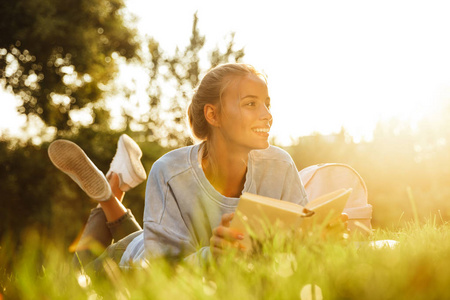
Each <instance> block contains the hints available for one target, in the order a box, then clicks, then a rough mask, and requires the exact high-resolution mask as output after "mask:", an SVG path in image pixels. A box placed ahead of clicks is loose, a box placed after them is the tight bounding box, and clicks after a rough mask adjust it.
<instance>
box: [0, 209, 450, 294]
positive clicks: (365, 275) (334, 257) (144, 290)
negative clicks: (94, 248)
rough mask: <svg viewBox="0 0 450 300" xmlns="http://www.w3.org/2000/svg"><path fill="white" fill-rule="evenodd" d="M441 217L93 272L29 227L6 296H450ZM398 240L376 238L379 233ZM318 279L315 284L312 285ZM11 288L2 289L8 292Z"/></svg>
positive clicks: (13, 247)
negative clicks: (190, 260)
mask: <svg viewBox="0 0 450 300" xmlns="http://www.w3.org/2000/svg"><path fill="white" fill-rule="evenodd" d="M437 220H440V219H439V218H432V219H429V220H427V222H425V223H424V224H418V223H415V222H414V223H409V224H408V226H405V227H404V228H403V229H400V230H399V231H383V230H377V231H375V232H374V235H373V236H372V237H370V238H363V237H358V238H356V237H350V238H347V239H341V240H329V239H328V240H323V239H322V238H320V235H311V236H303V237H298V238H295V239H293V238H292V237H290V236H283V235H281V234H277V235H276V236H275V239H274V240H273V241H272V243H268V244H267V245H266V246H264V248H263V249H262V251H261V253H259V254H257V255H255V256H253V257H251V258H242V257H236V256H234V255H230V256H228V257H226V258H225V259H224V260H223V261H221V263H220V264H218V265H213V266H211V267H209V268H200V267H192V266H189V265H186V264H178V265H176V266H174V265H170V264H169V263H167V262H166V261H164V260H161V261H155V262H152V264H151V266H149V267H147V268H145V269H136V270H132V271H127V272H120V271H118V270H114V269H113V270H112V271H111V272H110V273H109V276H105V277H101V278H88V277H85V276H82V275H81V274H79V273H76V272H74V271H73V270H72V268H71V254H70V253H68V251H67V249H66V247H65V246H62V245H61V244H58V241H57V240H54V239H48V238H44V237H40V236H39V235H38V234H37V233H36V232H35V231H29V232H28V233H26V234H24V235H23V237H22V242H21V246H20V247H18V246H17V244H15V243H14V241H13V239H12V238H10V237H7V238H5V239H4V240H3V241H2V243H1V249H0V288H1V289H0V294H1V295H2V296H3V298H4V299H211V298H212V299H443V298H445V297H447V295H450V286H449V284H448V283H449V282H450V271H449V270H450V237H449V232H450V225H449V224H443V223H442V222H440V221H439V222H438V221H437ZM385 239H390V240H396V241H398V242H399V243H398V244H397V246H396V247H394V248H390V247H387V246H386V247H381V248H376V247H371V246H370V241H373V240H385ZM312 287H315V288H312ZM1 298H2V297H1V296H0V299H1Z"/></svg>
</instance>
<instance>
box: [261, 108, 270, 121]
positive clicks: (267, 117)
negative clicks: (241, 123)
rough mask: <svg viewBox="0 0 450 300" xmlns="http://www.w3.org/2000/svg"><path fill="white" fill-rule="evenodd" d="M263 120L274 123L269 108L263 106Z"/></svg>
mask: <svg viewBox="0 0 450 300" xmlns="http://www.w3.org/2000/svg"><path fill="white" fill-rule="evenodd" d="M261 119H263V120H268V121H272V114H271V113H270V110H269V108H268V107H267V106H265V105H262V111H261Z"/></svg>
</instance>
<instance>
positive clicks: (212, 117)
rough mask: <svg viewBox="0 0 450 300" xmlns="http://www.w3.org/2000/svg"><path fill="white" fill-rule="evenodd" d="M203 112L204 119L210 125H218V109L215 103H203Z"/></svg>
mask: <svg viewBox="0 0 450 300" xmlns="http://www.w3.org/2000/svg"><path fill="white" fill-rule="evenodd" d="M203 113H204V114H205V119H206V121H207V122H208V123H209V124H210V125H212V126H214V127H219V126H220V122H219V110H218V109H217V107H216V106H215V105H212V104H205V106H204V107H203Z"/></svg>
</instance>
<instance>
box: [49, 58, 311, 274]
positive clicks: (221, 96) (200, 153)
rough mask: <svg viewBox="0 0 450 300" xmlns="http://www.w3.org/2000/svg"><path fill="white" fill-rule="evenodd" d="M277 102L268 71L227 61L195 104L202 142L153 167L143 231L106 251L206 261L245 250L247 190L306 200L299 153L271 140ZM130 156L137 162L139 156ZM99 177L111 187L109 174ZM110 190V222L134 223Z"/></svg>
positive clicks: (124, 262) (194, 126) (128, 259)
mask: <svg viewBox="0 0 450 300" xmlns="http://www.w3.org/2000/svg"><path fill="white" fill-rule="evenodd" d="M270 101H271V99H270V97H269V92H268V88H267V83H266V80H265V78H264V76H262V74H261V73H259V72H258V71H256V70H255V69H254V68H253V67H252V66H250V65H246V64H226V65H221V66H218V67H216V68H214V69H212V70H211V71H209V72H208V73H207V74H206V75H205V77H204V78H203V79H202V81H201V82H200V85H199V86H198V88H197V90H196V91H195V94H194V96H193V98H192V102H191V104H190V105H189V109H188V118H189V123H190V127H191V130H192V133H193V135H194V137H195V138H197V139H198V140H200V141H201V143H198V144H196V145H193V146H189V147H183V148H180V149H177V150H174V151H171V152H169V153H167V154H165V155H164V156H163V157H161V158H160V159H159V160H158V161H156V162H155V163H154V164H153V167H152V169H151V171H150V174H149V178H148V181H147V188H146V195H145V211H144V224H143V225H144V226H143V230H139V229H140V228H138V227H136V228H134V229H133V231H134V230H135V232H130V233H132V234H130V235H128V236H127V237H125V238H124V239H122V240H120V241H119V242H116V243H115V244H113V245H111V246H109V247H108V249H107V251H106V252H105V254H103V256H113V257H114V259H115V260H116V261H117V262H118V263H119V264H120V266H122V267H128V266H132V265H136V264H137V265H139V264H140V263H141V262H142V261H145V260H146V259H151V258H152V257H160V256H168V257H173V258H179V259H184V260H187V261H190V262H195V263H202V262H205V261H207V260H208V259H209V258H210V257H211V256H212V257H217V256H220V255H221V254H222V253H223V252H224V251H225V250H226V249H227V248H229V247H238V248H239V247H240V244H239V241H240V240H241V239H242V238H243V236H242V233H240V232H236V231H235V230H233V229H232V228H230V227H229V225H230V222H231V220H232V218H233V212H234V210H235V209H236V206H237V204H238V202H239V196H240V195H241V194H242V193H243V192H250V193H254V194H259V195H262V196H267V197H272V198H277V199H281V200H284V201H290V202H294V203H298V204H302V205H304V204H306V202H307V197H306V193H305V190H304V188H303V186H302V183H301V181H300V178H299V176H298V172H297V169H296V167H295V164H294V162H293V160H292V158H291V157H290V156H289V154H288V153H286V152H285V151H283V150H281V149H279V148H277V147H274V146H270V145H269V141H268V138H269V132H270V128H271V126H272V122H273V120H272V114H271V113H270ZM56 142H57V141H56ZM56 142H55V143H56ZM73 147H76V145H75V146H73ZM81 151H82V150H81ZM49 152H50V149H49ZM125 152H126V151H125ZM83 155H84V153H83ZM116 156H117V154H116ZM125 156H126V157H128V160H129V161H133V160H134V161H136V156H134V157H135V158H134V159H130V157H133V155H131V154H126V155H125ZM62 160H64V159H62ZM55 165H57V164H55ZM57 166H58V165H57ZM61 169H62V170H63V171H65V172H66V173H68V174H69V175H71V176H72V177H74V178H77V180H78V182H84V181H85V180H83V179H82V176H78V175H74V173H75V172H72V170H70V171H67V169H66V170H64V168H61ZM98 173H100V172H98ZM109 173H110V175H111V176H110V177H109V180H110V181H109V183H110V184H111V186H112V187H113V188H112V189H113V190H116V191H117V185H118V184H120V183H117V178H116V177H119V179H120V177H121V176H123V175H121V174H118V173H120V172H114V171H112V172H109ZM114 174H118V175H119V176H116V175H114ZM97 177H99V178H101V177H102V176H101V173H100V174H99V175H98V176H97ZM90 181H93V179H92V177H91V179H90ZM97 181H102V182H103V186H108V184H106V185H105V183H104V182H106V179H97ZM80 186H81V184H80ZM108 188H109V186H108V187H105V188H104V189H105V190H106V191H107V190H108ZM88 194H89V193H88ZM100 194H101V193H100ZM104 194H108V193H107V192H104ZM109 195H113V196H110V197H106V198H108V199H107V200H106V201H103V202H100V206H101V209H98V210H97V212H98V213H99V214H104V215H105V216H106V217H104V219H106V221H108V222H112V223H109V225H111V224H115V226H118V225H120V224H121V222H122V221H123V220H126V221H127V222H130V220H133V217H132V215H131V214H130V212H128V211H127V210H126V209H125V208H124V207H123V205H121V202H120V200H118V199H116V198H115V197H114V195H119V196H121V194H120V193H113V194H108V196H109ZM119 198H120V197H119ZM101 200H103V199H101ZM99 219H100V218H99ZM103 222H104V220H103ZM90 223H92V224H94V223H95V224H96V225H98V224H97V223H98V222H93V221H92V220H91V219H90V220H89V221H88V223H87V226H86V228H87V229H89V228H90V227H89V224H90ZM119 227H120V226H119ZM87 229H85V232H86V230H87ZM97 261H98V260H97Z"/></svg>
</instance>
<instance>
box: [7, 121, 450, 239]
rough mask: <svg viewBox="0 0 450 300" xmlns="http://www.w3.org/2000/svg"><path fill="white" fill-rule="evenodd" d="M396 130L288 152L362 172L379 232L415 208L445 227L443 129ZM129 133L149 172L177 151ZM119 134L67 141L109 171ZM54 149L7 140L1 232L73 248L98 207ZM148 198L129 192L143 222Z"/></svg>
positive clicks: (447, 196) (85, 134) (299, 144)
mask: <svg viewBox="0 0 450 300" xmlns="http://www.w3.org/2000/svg"><path fill="white" fill-rule="evenodd" d="M394 125H395V124H394ZM394 125H393V124H388V125H383V126H381V125H380V126H379V128H378V129H377V130H376V132H375V133H374V138H373V140H371V141H367V142H360V143H355V142H354V141H353V140H352V138H351V137H350V136H348V134H347V133H346V132H345V130H342V131H341V132H340V133H338V134H335V135H327V136H324V135H320V134H316V135H312V136H305V137H300V138H298V139H297V140H294V141H293V144H292V145H291V146H289V147H285V149H286V150H287V151H288V152H289V153H290V154H291V155H292V157H293V159H294V161H295V162H296V164H297V168H298V169H299V170H300V169H303V168H304V167H307V166H309V165H313V164H318V163H325V162H339V163H345V164H349V165H350V166H352V167H353V168H355V169H356V170H357V171H358V172H359V173H360V175H361V176H362V177H363V179H364V180H365V182H366V184H367V187H368V192H369V202H370V203H371V204H372V205H373V208H374V214H373V222H372V224H373V226H374V228H395V227H399V226H400V227H401V226H402V225H403V224H405V222H406V221H411V220H413V209H412V205H413V203H414V205H416V207H417V211H418V214H419V219H420V220H423V219H425V218H428V217H430V216H432V217H436V218H437V220H438V221H439V222H442V221H448V220H450V201H449V200H450V145H448V144H447V142H446V141H447V140H448V139H446V137H445V136H444V135H442V134H443V132H442V131H440V134H441V135H442V136H440V137H438V135H436V134H431V131H429V128H428V129H427V131H426V132H422V131H420V130H419V131H417V130H416V131H413V130H411V129H409V128H408V127H403V129H402V130H396V128H398V123H396V125H395V126H394ZM425 133H426V134H425ZM128 134H129V135H130V136H132V137H133V138H134V139H135V140H136V141H137V142H138V143H139V145H140V146H141V148H142V150H143V153H144V155H143V158H142V161H143V163H144V165H145V167H146V170H147V172H149V171H150V168H151V166H152V164H153V162H154V161H155V160H157V159H158V158H159V157H160V156H161V155H163V154H164V153H166V152H167V151H170V150H171V149H170V148H164V147H162V146H161V145H160V144H158V143H157V142H149V141H148V139H147V137H146V136H144V134H143V133H139V132H128ZM424 134H425V136H426V137H425V139H424ZM119 135H120V133H116V132H97V131H94V130H93V129H92V128H85V129H83V130H81V131H79V132H78V133H77V134H76V135H73V136H70V137H67V138H68V139H70V140H72V141H74V142H75V143H77V144H78V145H80V146H81V147H82V148H83V149H84V150H85V152H86V153H87V154H88V155H89V157H90V158H91V159H92V161H93V162H94V163H95V164H96V165H97V166H98V167H99V168H100V169H101V170H102V171H103V172H106V171H107V170H108V167H109V163H110V161H111V159H112V157H113V156H114V153H115V150H116V143H117V140H118V137H119ZM432 136H436V138H432ZM47 148H48V143H43V144H42V145H40V146H36V145H33V144H32V143H26V144H21V143H13V141H11V140H10V141H0V182H1V184H0V195H1V207H2V209H1V210H0V220H1V228H0V233H1V235H4V234H13V235H16V236H20V234H21V232H22V231H23V230H24V229H26V228H30V227H33V228H37V229H39V230H40V231H41V232H42V233H43V234H46V235H52V236H53V235H55V236H58V237H59V238H62V239H64V240H65V241H66V242H67V243H70V241H71V240H73V239H74V238H75V236H76V235H77V233H78V232H79V230H80V229H81V228H82V226H83V224H84V222H85V220H86V218H87V216H88V214H89V210H90V209H91V208H92V207H94V206H95V203H93V202H92V201H90V200H89V199H88V197H87V196H86V195H85V194H84V193H83V192H82V191H81V189H80V188H79V187H78V186H77V185H76V184H75V183H74V182H73V181H72V180H71V179H70V178H69V177H68V176H66V175H65V174H63V173H62V172H60V171H59V170H58V169H56V168H55V167H54V166H53V165H52V164H51V162H50V160H49V158H48V155H47ZM408 189H410V192H408ZM144 194H145V184H141V185H140V186H138V187H137V188H135V189H133V190H131V191H130V192H129V193H127V195H126V198H125V200H124V203H125V204H126V205H127V206H129V207H130V208H131V209H132V210H133V211H134V213H135V215H136V217H137V219H138V221H139V222H142V214H143V208H144Z"/></svg>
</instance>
